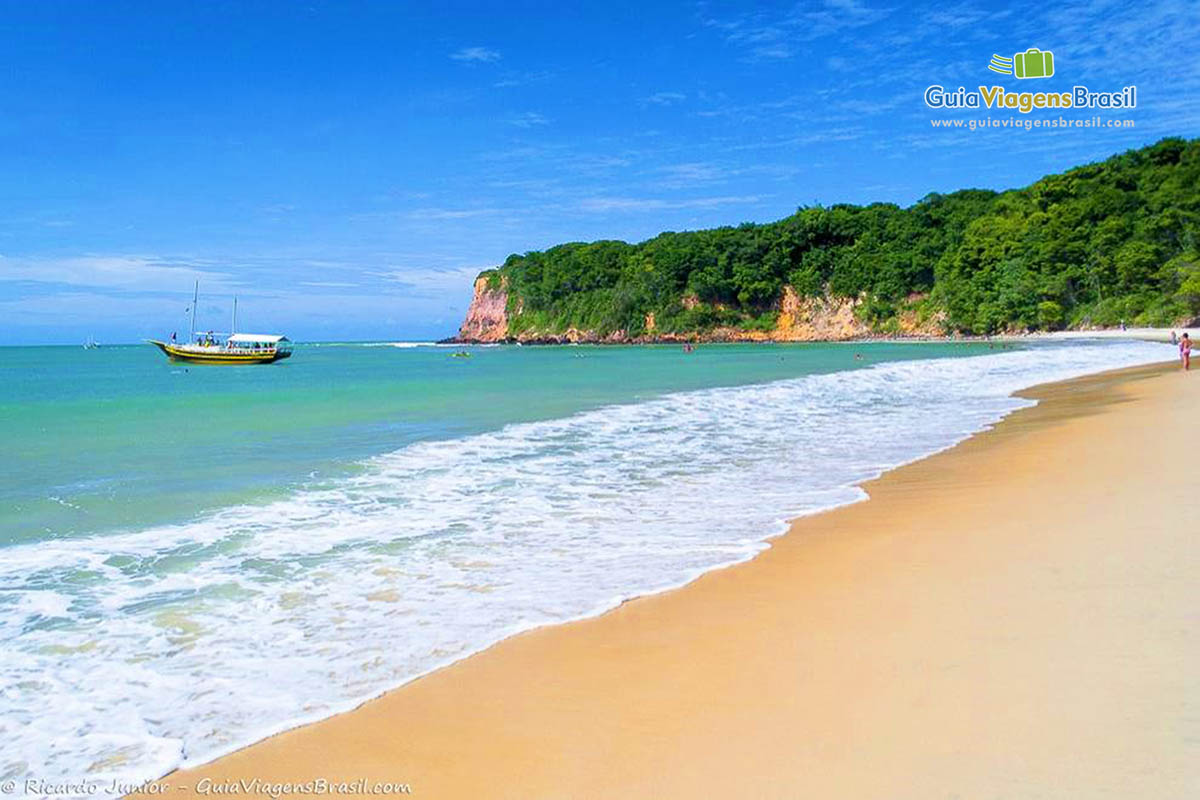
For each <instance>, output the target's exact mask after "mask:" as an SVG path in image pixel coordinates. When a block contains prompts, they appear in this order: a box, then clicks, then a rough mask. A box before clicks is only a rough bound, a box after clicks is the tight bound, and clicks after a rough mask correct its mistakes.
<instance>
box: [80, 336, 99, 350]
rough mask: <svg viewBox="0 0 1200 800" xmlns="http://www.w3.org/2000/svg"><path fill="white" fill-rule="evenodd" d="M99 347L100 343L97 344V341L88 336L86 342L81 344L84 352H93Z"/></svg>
mask: <svg viewBox="0 0 1200 800" xmlns="http://www.w3.org/2000/svg"><path fill="white" fill-rule="evenodd" d="M99 347H100V343H99V342H97V341H96V340H95V338H93V337H91V336H89V337H88V338H87V341H86V342H84V343H83V349H84V350H95V349H97V348H99Z"/></svg>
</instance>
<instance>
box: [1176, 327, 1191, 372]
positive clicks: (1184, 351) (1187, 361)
mask: <svg viewBox="0 0 1200 800" xmlns="http://www.w3.org/2000/svg"><path fill="white" fill-rule="evenodd" d="M1179 359H1180V360H1181V361H1183V368H1184V369H1191V368H1192V340H1191V339H1189V338H1188V335H1187V334H1186V333H1185V334H1184V335H1183V336H1181V337H1179Z"/></svg>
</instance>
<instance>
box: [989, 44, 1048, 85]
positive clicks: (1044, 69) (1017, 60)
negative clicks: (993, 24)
mask: <svg viewBox="0 0 1200 800" xmlns="http://www.w3.org/2000/svg"><path fill="white" fill-rule="evenodd" d="M988 69H990V70H991V71H992V72H999V73H1000V74H1001V75H1015V76H1016V77H1018V78H1022V79H1024V78H1049V77H1050V76H1052V75H1053V74H1054V53H1052V52H1050V51H1049V50H1038V49H1037V48H1036V47H1031V48H1029V49H1028V50H1026V51H1025V52H1024V53H1017V54H1015V55H1014V56H1013V57H1012V58H1008V57H1006V56H1001V55H993V56H992V60H991V61H990V62H988Z"/></svg>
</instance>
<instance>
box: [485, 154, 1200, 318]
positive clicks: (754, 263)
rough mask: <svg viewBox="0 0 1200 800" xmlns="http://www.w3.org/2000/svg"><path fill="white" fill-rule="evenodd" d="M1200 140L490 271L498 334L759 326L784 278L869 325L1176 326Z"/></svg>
mask: <svg viewBox="0 0 1200 800" xmlns="http://www.w3.org/2000/svg"><path fill="white" fill-rule="evenodd" d="M1197 187H1200V140H1194V141H1187V140H1183V139H1164V140H1162V141H1160V142H1158V143H1157V144H1155V145H1153V146H1150V147H1146V148H1143V149H1140V150H1132V151H1129V152H1126V153H1123V154H1121V155H1117V156H1114V157H1112V158H1110V159H1108V160H1107V161H1105V162H1103V163H1099V164H1089V165H1087V166H1082V167H1078V168H1076V169H1072V170H1070V171H1069V172H1066V173H1064V174H1062V175H1051V176H1048V177H1045V178H1042V179H1041V180H1039V181H1038V182H1037V183H1034V184H1033V185H1032V186H1029V187H1027V188H1024V189H1016V190H1011V191H1005V192H993V191H989V190H978V189H967V190H963V191H958V192H954V193H953V194H945V195H943V194H930V195H928V196H926V197H925V198H923V199H922V200H920V201H919V202H917V203H916V204H914V205H912V206H910V207H908V208H900V207H899V206H896V205H892V204H888V203H876V204H873V205H869V206H865V207H864V206H854V205H835V206H831V207H823V206H813V207H804V208H801V209H799V210H798V211H797V212H796V213H795V214H793V215H791V216H789V217H787V218H785V219H781V220H779V221H777V222H771V223H768V224H763V225H757V224H750V223H747V224H743V225H739V226H737V227H725V228H717V229H714V230H700V231H689V232H683V233H663V234H660V235H659V236H656V237H654V238H653V239H650V240H648V241H645V242H642V243H640V244H636V245H632V244H627V243H625V242H620V241H599V242H592V243H587V244H584V243H572V244H563V245H558V246H556V247H552V248H550V249H548V250H545V251H540V252H529V253H525V254H524V255H512V256H509V258H508V259H507V260H506V261H505V262H504V264H503V266H501V267H500V268H498V269H496V270H490V271H488V272H485V273H484V277H486V278H487V280H488V286H491V287H493V288H500V287H501V286H503V287H504V288H505V289H507V291H508V316H509V331H510V333H511V334H513V335H520V334H521V333H522V332H529V333H533V332H538V333H546V334H553V333H557V332H561V331H563V330H566V329H568V328H576V329H579V330H587V331H592V332H595V333H596V334H598V335H600V336H603V335H606V334H609V333H612V332H614V331H619V332H623V335H625V336H628V337H636V336H640V335H645V334H646V333H647V331H646V322H647V315H648V314H653V319H654V331H653V333H655V334H658V335H662V334H672V333H675V334H690V333H703V332H705V331H710V330H713V329H715V328H726V329H729V328H732V329H735V330H737V329H740V330H743V331H755V330H758V331H769V330H771V329H772V328H773V326H774V324H775V320H776V317H777V315H778V312H779V307H780V300H781V297H782V296H783V292H784V289H785V287H786V286H790V287H792V289H793V290H794V291H795V292H796V293H797V295H799V296H801V297H804V296H814V297H815V296H829V297H834V298H850V299H853V300H854V301H855V302H856V303H857V305H856V310H855V314H856V315H857V316H858V318H859V319H860V320H861V321H862V322H864V323H866V324H867V325H869V326H870V327H871V328H872V329H873V330H875V331H878V332H880V333H889V332H895V331H897V330H899V327H898V319H899V317H900V315H902V314H905V315H908V317H910V318H911V317H912V316H913V315H916V316H918V317H920V318H921V319H923V320H932V321H934V322H935V323H936V325H937V326H938V327H940V328H941V329H943V330H945V331H947V332H954V331H959V332H965V333H975V334H987V333H995V332H999V331H1017V330H1053V329H1058V328H1066V327H1072V328H1074V327H1093V326H1111V325H1116V324H1118V323H1119V322H1120V321H1122V320H1124V321H1126V322H1127V323H1129V324H1131V325H1142V324H1145V325H1173V324H1179V323H1180V322H1181V321H1183V320H1186V319H1190V318H1192V317H1194V316H1196V315H1197V314H1198V313H1200V252H1198V247H1200V241H1198V240H1200V191H1198V188H1197Z"/></svg>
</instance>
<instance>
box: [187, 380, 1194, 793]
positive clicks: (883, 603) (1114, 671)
mask: <svg viewBox="0 0 1200 800" xmlns="http://www.w3.org/2000/svg"><path fill="white" fill-rule="evenodd" d="M1022 394H1025V395H1027V396H1033V397H1037V398H1038V399H1040V400H1042V402H1041V403H1040V404H1039V405H1038V406H1036V407H1035V408H1032V409H1026V410H1023V411H1019V412H1017V413H1015V414H1013V415H1012V416H1010V417H1009V418H1008V419H1006V420H1005V421H1004V422H1002V423H1001V424H1000V425H999V426H997V428H996V429H994V430H992V431H989V432H987V433H984V434H981V435H979V436H976V437H974V438H972V439H970V440H968V441H966V442H964V443H962V444H960V445H958V446H957V447H955V448H953V449H952V450H949V451H946V452H943V453H941V454H938V455H935V456H933V457H931V458H928V459H925V460H923V461H920V462H917V463H914V464H910V465H908V466H905V467H902V468H900V469H897V470H894V471H892V472H889V473H888V474H886V475H885V476H883V477H882V478H880V479H879V480H876V481H873V482H871V483H869V484H866V485H865V487H864V488H866V490H867V491H868V492H869V493H870V495H871V500H870V501H869V502H866V503H860V504H858V505H855V506H850V507H846V508H842V509H838V510H835V511H832V512H828V513H825V514H821V515H818V516H814V517H808V518H804V519H801V520H798V521H797V522H796V523H794V524H793V526H792V528H791V530H790V531H789V533H788V535H786V536H784V537H782V538H779V539H775V540H774V541H773V542H772V547H771V549H769V550H768V551H766V552H764V553H763V554H761V555H760V556H759V557H758V558H756V559H754V560H753V561H750V562H747V563H744V564H740V565H737V566H734V567H730V568H727V569H723V570H719V571H716V572H711V573H708V574H706V575H704V576H703V577H701V578H700V579H698V580H696V581H695V582H693V583H691V584H689V585H688V586H686V587H684V588H682V589H678V590H675V591H671V592H667V593H664V594H660V595H654V596H650V597H645V598H641V599H638V600H635V601H632V602H629V603H626V604H624V605H623V606H621V607H620V608H619V609H616V610H614V611H612V612H610V613H608V614H605V615H604V616H602V617H598V618H595V619H590V620H585V621H582V622H575V623H571V624H568V625H564V626H559V627H553V628H543V629H538V630H535V631H532V632H529V633H526V634H522V635H520V636H517V637H515V638H512V639H509V640H506V641H504V642H502V643H500V644H498V645H496V646H494V647H492V648H490V649H489V650H487V651H485V652H483V653H480V654H478V655H476V656H473V657H471V658H468V659H466V660H464V661H462V662H459V663H457V664H454V665H452V666H450V667H447V668H445V669H443V670H440V671H438V672H435V673H433V674H431V675H428V676H426V677H424V678H421V679H419V680H417V681H414V682H413V683H411V684H409V685H407V686H405V687H402V688H400V689H398V690H396V691H393V692H391V693H389V694H387V695H384V696H383V697H381V698H379V699H378V700H375V701H372V702H370V703H367V704H366V705H364V706H362V707H360V708H359V709H357V710H355V711H352V712H349V713H347V714H343V715H340V716H337V717H332V718H330V719H327V720H324V721H322V722H319V723H316V724H313V725H309V726H306V727H303V728H299V729H296V730H293V731H289V732H287V733H284V734H280V735H278V736H275V737H272V738H270V739H268V740H266V741H263V742H260V743H258V744H256V745H253V746H251V747H248V748H246V749H244V750H241V751H238V752H237V753H234V754H232V755H229V756H226V757H224V758H222V759H219V760H217V761H215V762H213V763H211V764H207V765H204V766H201V767H198V768H196V769H194V770H189V771H184V772H179V773H175V774H173V775H171V776H168V777H167V778H165V779H164V782H165V783H167V784H169V785H170V786H171V787H172V791H178V789H179V787H181V786H185V787H188V788H190V789H192V790H193V793H194V790H195V789H196V788H197V782H198V781H200V780H201V779H209V780H210V781H215V782H216V783H218V784H219V783H221V782H223V781H227V780H238V779H254V778H257V779H260V780H261V781H264V782H271V783H274V782H289V781H291V782H299V781H306V780H311V779H314V778H323V779H327V780H339V781H341V780H344V781H354V780H360V779H364V778H365V779H366V780H367V782H368V784H371V783H374V782H375V781H392V782H402V783H407V784H409V785H411V787H412V793H413V796H418V797H435V798H445V797H489V798H495V797H522V798H541V797H545V798H560V797H599V796H602V795H610V794H611V795H613V796H622V797H684V796H687V797H692V796H700V795H713V794H718V793H720V794H723V795H726V796H732V797H780V798H784V797H788V798H796V797H839V798H843V797H872V798H876V797H878V798H882V797H887V798H896V797H914V798H917V797H920V798H930V797H956V796H959V797H964V798H973V797H1064V798H1066V797H1070V798H1079V797H1108V796H1111V797H1155V798H1175V797H1179V798H1183V797H1191V796H1195V795H1196V794H1197V793H1198V792H1200V770H1198V769H1197V768H1196V767H1195V764H1196V763H1198V762H1200V692H1198V691H1197V690H1196V689H1195V688H1194V684H1195V678H1196V676H1197V675H1198V674H1200V644H1198V643H1197V641H1196V638H1195V633H1194V630H1193V628H1194V620H1195V611H1194V609H1195V608H1196V602H1195V601H1196V599H1197V595H1198V591H1197V589H1196V588H1195V587H1196V580H1195V579H1196V575H1197V566H1198V563H1197V562H1198V558H1197V551H1198V548H1197V546H1196V544H1195V538H1196V537H1195V535H1194V531H1195V529H1196V527H1197V526H1196V518H1197V515H1198V514H1197V512H1200V502H1197V500H1196V499H1194V498H1195V481H1194V478H1193V476H1191V475H1189V474H1188V472H1189V469H1190V468H1191V467H1192V465H1193V463H1194V460H1195V457H1196V456H1195V454H1196V453H1197V452H1198V450H1197V445H1198V444H1200V428H1197V423H1198V420H1197V411H1198V410H1200V402H1198V400H1200V388H1197V383H1196V378H1195V376H1191V375H1187V376H1185V375H1183V374H1181V373H1179V372H1177V371H1165V370H1164V369H1163V368H1161V367H1152V368H1141V369H1136V370H1127V371H1124V372H1121V373H1114V374H1111V375H1106V376H1098V377H1093V378H1085V379H1082V380H1078V381H1072V382H1068V383H1064V384H1055V385H1052V386H1048V387H1042V388H1040V389H1037V390H1034V391H1031V392H1023V393H1022ZM780 478H781V479H786V467H783V466H781V471H780ZM209 785H210V786H211V785H212V784H209ZM179 793H180V794H182V793H184V792H183V791H179Z"/></svg>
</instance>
